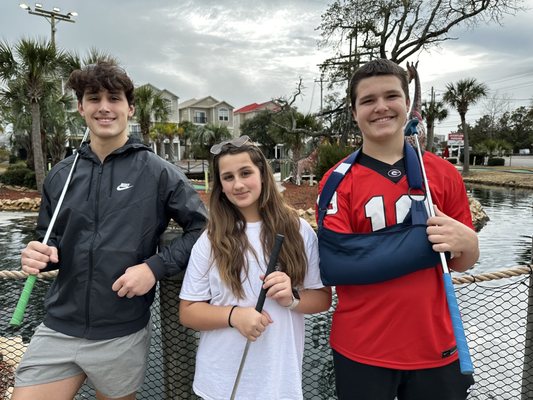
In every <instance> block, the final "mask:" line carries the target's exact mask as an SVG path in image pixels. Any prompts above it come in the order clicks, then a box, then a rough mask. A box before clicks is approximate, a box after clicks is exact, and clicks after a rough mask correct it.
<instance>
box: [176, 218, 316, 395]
mask: <svg viewBox="0 0 533 400" xmlns="http://www.w3.org/2000/svg"><path fill="white" fill-rule="evenodd" d="M260 232H261V222H254V223H248V224H247V227H246V235H247V237H248V241H249V243H250V245H251V246H252V247H253V248H254V250H255V252H256V254H257V256H258V257H257V258H258V259H259V264H258V263H257V261H256V259H255V257H254V256H253V255H252V254H251V253H249V254H247V260H248V263H249V275H248V278H247V279H243V282H244V283H243V289H244V293H245V298H244V299H242V300H237V299H236V298H235V297H234V296H233V293H232V292H231V290H230V289H229V288H228V287H227V286H226V285H225V284H223V283H222V281H221V279H220V275H219V273H218V268H216V267H215V266H214V265H213V266H211V264H210V260H209V258H210V255H211V243H210V242H209V239H208V237H207V233H206V232H204V233H203V234H202V235H201V236H200V238H199V239H198V241H197V242H196V244H195V245H194V247H193V249H192V253H191V258H190V260H189V265H188V267H187V271H186V273H185V278H184V281H183V286H182V289H181V293H180V298H181V299H184V300H189V301H206V300H209V301H210V304H212V305H238V306H240V307H255V305H256V303H257V298H258V297H259V292H260V291H261V286H262V282H261V280H260V279H259V275H260V274H264V272H265V271H266V267H267V265H266V263H265V262H264V259H263V252H262V249H261V244H260V243H261V242H260V238H259V235H260ZM300 233H301V235H302V237H303V240H304V243H305V251H306V254H307V259H308V261H309V264H308V270H307V273H306V276H305V279H304V285H303V288H305V289H319V288H321V287H323V284H322V281H321V280H320V272H319V269H318V245H317V238H316V234H315V232H314V231H313V229H312V228H311V226H309V224H308V223H307V222H306V221H304V220H303V219H300ZM263 310H265V311H267V312H268V314H269V315H270V317H271V318H272V320H273V321H274V322H273V323H271V324H270V325H268V327H267V329H266V330H265V332H263V334H262V335H261V336H260V337H259V338H258V339H257V340H256V341H255V342H252V343H251V344H250V347H249V351H248V355H247V358H246V362H245V364H244V368H243V371H242V374H241V378H240V382H239V387H238V390H237V394H236V397H235V398H236V399H240V400H297V399H302V398H303V394H302V359H303V348H304V336H305V330H304V315H303V314H301V313H299V312H296V311H290V310H288V309H287V308H285V307H282V306H280V305H279V304H278V303H277V302H276V301H273V300H271V299H270V298H268V297H267V298H266V301H265V304H264V307H263ZM245 346H246V338H245V337H244V336H242V335H241V334H240V333H239V331H238V330H237V329H234V328H230V327H227V328H222V329H215V330H211V331H202V332H201V333H200V342H199V345H198V351H197V354H196V370H195V375H194V383H193V389H194V392H195V393H196V394H197V395H198V396H200V397H202V398H203V399H205V400H227V399H229V398H230V396H231V391H232V389H233V385H234V383H235V378H236V376H237V372H238V369H239V365H240V362H241V358H242V354H243V351H244V348H245Z"/></svg>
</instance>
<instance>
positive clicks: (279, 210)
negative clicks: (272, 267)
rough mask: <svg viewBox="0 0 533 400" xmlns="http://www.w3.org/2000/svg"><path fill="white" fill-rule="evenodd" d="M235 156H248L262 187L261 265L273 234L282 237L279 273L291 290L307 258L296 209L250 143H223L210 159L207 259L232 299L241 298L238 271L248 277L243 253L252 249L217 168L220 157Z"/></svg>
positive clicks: (298, 282)
mask: <svg viewBox="0 0 533 400" xmlns="http://www.w3.org/2000/svg"><path fill="white" fill-rule="evenodd" d="M239 153H248V154H249V156H250V159H251V160H252V162H253V163H254V164H255V165H256V166H257V168H259V171H260V173H261V181H262V188H261V194H260V196H259V200H258V204H259V215H261V219H262V225H261V235H260V238H261V247H262V249H263V253H264V254H265V262H268V254H270V253H271V251H272V248H273V246H274V238H275V235H276V234H277V233H280V234H282V235H284V236H285V240H284V242H283V246H282V248H281V252H280V255H279V259H278V265H279V270H280V271H283V272H285V273H286V274H287V275H288V276H289V277H290V278H291V281H292V285H293V286H294V287H298V286H301V285H302V284H303V280H304V277H305V273H306V271H307V256H306V253H305V245H304V241H303V239H302V236H301V235H300V219H299V217H298V214H297V212H296V210H294V209H293V208H291V207H289V206H288V205H287V204H286V203H285V202H284V200H283V197H282V195H281V193H280V192H279V191H278V189H277V187H276V182H275V181H274V175H273V174H272V169H271V168H270V164H269V163H268V161H267V160H266V158H265V156H264V155H263V153H262V152H261V150H259V148H258V147H256V146H254V145H253V144H244V145H242V146H240V147H235V146H233V145H232V144H231V143H229V144H225V145H224V146H222V149H221V151H220V153H219V154H217V155H215V157H214V158H213V190H212V192H211V196H210V199H209V222H208V225H207V235H208V237H209V240H210V241H211V248H212V250H211V257H212V258H213V261H214V262H215V263H216V265H217V266H218V269H219V273H220V277H221V279H222V281H223V282H224V283H225V284H226V285H227V286H228V287H230V288H231V290H232V292H233V294H234V295H235V297H237V298H243V297H244V290H243V287H242V282H241V272H242V271H243V270H244V271H245V272H246V276H248V265H247V263H246V258H245V254H246V252H247V250H252V248H251V246H250V243H249V242H248V238H247V237H246V233H245V231H246V220H245V219H244V216H243V215H242V213H241V212H240V210H239V208H238V207H236V206H235V205H234V204H233V203H231V202H230V201H229V200H228V198H227V197H226V195H225V194H224V193H223V192H222V182H221V181H220V168H219V160H220V158H221V157H223V156H225V155H234V154H239ZM256 256H257V255H256Z"/></svg>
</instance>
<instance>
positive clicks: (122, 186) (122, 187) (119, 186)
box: [117, 183, 133, 192]
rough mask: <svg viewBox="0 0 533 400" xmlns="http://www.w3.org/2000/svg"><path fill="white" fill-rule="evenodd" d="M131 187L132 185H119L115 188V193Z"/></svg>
mask: <svg viewBox="0 0 533 400" xmlns="http://www.w3.org/2000/svg"><path fill="white" fill-rule="evenodd" d="M132 187H133V185H132V184H130V183H121V184H120V185H118V186H117V191H119V192H120V191H122V190H128V189H131V188H132Z"/></svg>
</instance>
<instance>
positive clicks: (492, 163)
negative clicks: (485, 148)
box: [487, 157, 505, 167]
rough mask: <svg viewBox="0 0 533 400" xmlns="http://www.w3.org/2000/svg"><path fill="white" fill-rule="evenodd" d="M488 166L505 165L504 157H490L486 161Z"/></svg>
mask: <svg viewBox="0 0 533 400" xmlns="http://www.w3.org/2000/svg"><path fill="white" fill-rule="evenodd" d="M487 165H488V166H489V167H500V166H504V165H505V159H503V158H499V157H490V158H489V160H488V161H487Z"/></svg>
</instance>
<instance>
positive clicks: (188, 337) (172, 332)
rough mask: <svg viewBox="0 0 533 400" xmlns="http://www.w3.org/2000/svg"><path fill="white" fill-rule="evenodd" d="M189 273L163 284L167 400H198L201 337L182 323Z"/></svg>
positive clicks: (170, 235)
mask: <svg viewBox="0 0 533 400" xmlns="http://www.w3.org/2000/svg"><path fill="white" fill-rule="evenodd" d="M177 234H181V232H179V233H178V232H172V231H170V232H169V231H167V232H165V233H164V234H163V236H162V238H161V244H166V243H169V242H170V241H171V240H172V239H173V238H174V237H176V235H177ZM184 275H185V273H184V272H181V273H180V274H178V275H176V276H174V277H172V278H170V279H164V280H162V281H161V282H160V283H159V302H160V315H161V345H162V348H163V375H164V382H165V399H167V400H184V399H187V400H189V399H198V397H197V396H196V395H195V394H194V392H193V391H192V381H193V378H194V365H195V356H196V348H197V345H198V344H197V341H198V334H197V333H196V332H195V331H194V330H192V329H188V328H185V327H184V326H182V325H181V324H180V323H179V297H178V296H179V293H180V290H181V285H182V283H183V277H184Z"/></svg>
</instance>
